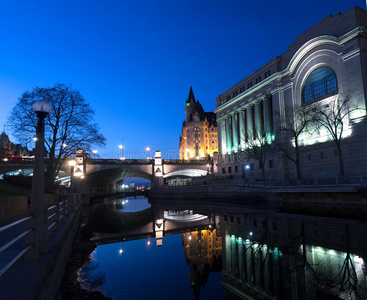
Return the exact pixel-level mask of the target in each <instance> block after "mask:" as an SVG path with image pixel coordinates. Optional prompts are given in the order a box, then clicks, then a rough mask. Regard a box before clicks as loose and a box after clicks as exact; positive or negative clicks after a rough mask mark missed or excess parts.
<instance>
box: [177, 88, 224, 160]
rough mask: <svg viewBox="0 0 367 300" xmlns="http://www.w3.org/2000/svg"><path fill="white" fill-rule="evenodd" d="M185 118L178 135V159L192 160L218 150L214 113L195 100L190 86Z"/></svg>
mask: <svg viewBox="0 0 367 300" xmlns="http://www.w3.org/2000/svg"><path fill="white" fill-rule="evenodd" d="M185 114H186V120H185V121H183V123H182V132H181V136H180V159H185V160H192V159H200V158H204V157H207V156H208V155H209V156H213V153H214V152H218V133H217V122H216V117H215V113H213V112H204V109H203V107H202V106H201V104H200V102H199V100H195V97H194V92H193V91H192V87H190V92H189V97H188V99H187V100H186V107H185Z"/></svg>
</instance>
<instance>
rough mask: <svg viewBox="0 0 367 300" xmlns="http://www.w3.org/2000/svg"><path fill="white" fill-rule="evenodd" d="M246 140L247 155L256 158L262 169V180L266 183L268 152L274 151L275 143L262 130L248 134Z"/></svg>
mask: <svg viewBox="0 0 367 300" xmlns="http://www.w3.org/2000/svg"><path fill="white" fill-rule="evenodd" d="M247 136H248V139H247V141H246V155H247V156H248V157H251V158H254V159H256V160H257V161H258V162H259V164H260V168H261V171H262V180H263V183H264V185H265V164H266V159H267V157H268V154H269V153H270V152H272V151H273V144H272V143H271V142H270V141H267V140H266V138H265V137H263V135H262V133H261V132H257V131H256V130H255V131H254V132H251V133H248V134H247Z"/></svg>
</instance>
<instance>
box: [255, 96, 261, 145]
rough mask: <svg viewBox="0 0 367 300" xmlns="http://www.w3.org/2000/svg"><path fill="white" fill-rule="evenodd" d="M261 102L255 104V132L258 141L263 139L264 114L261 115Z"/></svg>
mask: <svg viewBox="0 0 367 300" xmlns="http://www.w3.org/2000/svg"><path fill="white" fill-rule="evenodd" d="M261 104H262V103H261V102H255V132H256V139H260V138H261V137H262V128H261V127H262V113H261Z"/></svg>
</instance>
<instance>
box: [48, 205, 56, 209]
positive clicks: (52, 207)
mask: <svg viewBox="0 0 367 300" xmlns="http://www.w3.org/2000/svg"><path fill="white" fill-rule="evenodd" d="M54 208H56V205H52V206H50V207H49V208H48V210H51V209H54Z"/></svg>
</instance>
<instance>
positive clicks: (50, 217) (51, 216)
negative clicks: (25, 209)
mask: <svg viewBox="0 0 367 300" xmlns="http://www.w3.org/2000/svg"><path fill="white" fill-rule="evenodd" d="M55 215H56V213H53V214H52V215H49V216H48V217H47V220H50V219H52V218H53V217H54V216H55Z"/></svg>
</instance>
